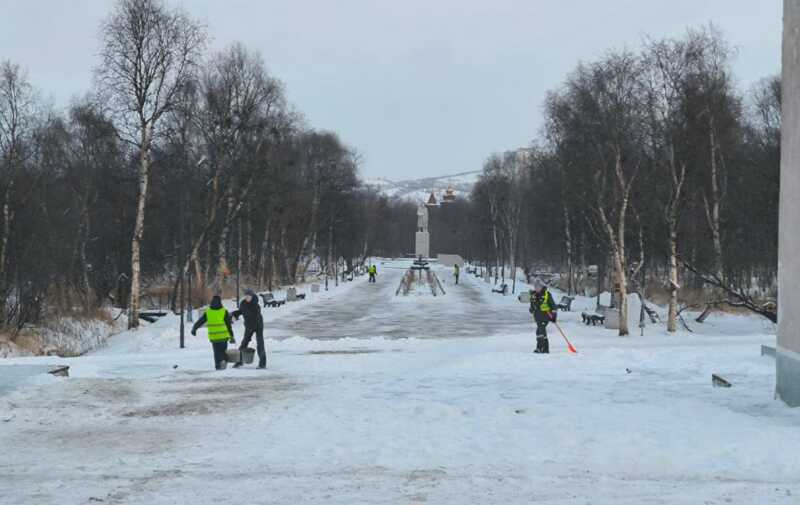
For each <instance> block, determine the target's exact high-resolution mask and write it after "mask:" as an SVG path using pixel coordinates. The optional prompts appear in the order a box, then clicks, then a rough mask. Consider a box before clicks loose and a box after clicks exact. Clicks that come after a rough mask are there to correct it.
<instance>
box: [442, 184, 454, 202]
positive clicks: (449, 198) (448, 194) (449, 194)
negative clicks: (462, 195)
mask: <svg viewBox="0 0 800 505" xmlns="http://www.w3.org/2000/svg"><path fill="white" fill-rule="evenodd" d="M455 201H456V190H455V189H453V186H448V187H447V191H445V192H444V196H443V197H442V203H452V202H455Z"/></svg>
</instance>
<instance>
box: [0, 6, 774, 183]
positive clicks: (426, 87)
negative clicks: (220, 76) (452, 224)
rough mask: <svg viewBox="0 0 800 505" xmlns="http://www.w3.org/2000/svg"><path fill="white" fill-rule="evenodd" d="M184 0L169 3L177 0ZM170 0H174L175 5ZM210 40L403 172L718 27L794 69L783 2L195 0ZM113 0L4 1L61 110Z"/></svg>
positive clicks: (747, 79) (2, 22) (494, 134)
mask: <svg viewBox="0 0 800 505" xmlns="http://www.w3.org/2000/svg"><path fill="white" fill-rule="evenodd" d="M168 1H170V0H168ZM171 3H172V2H171ZM179 3H180V4H181V5H182V6H183V7H184V8H185V9H186V10H188V11H189V12H190V13H191V14H193V15H194V16H195V17H198V18H200V19H201V20H203V21H204V22H205V23H207V24H208V27H209V32H210V34H211V36H212V37H213V40H212V48H217V49H218V48H221V47H224V46H226V45H228V44H230V43H231V42H232V41H235V40H239V41H241V42H243V43H244V44H245V45H247V46H249V47H251V48H255V49H258V50H259V51H260V52H261V53H262V54H263V56H264V58H265V60H266V61H267V65H268V67H269V69H270V71H271V72H272V73H273V74H274V75H275V76H276V77H278V78H279V79H281V80H282V81H283V82H284V83H285V85H286V89H287V94H288V97H289V99H290V100H291V102H292V103H294V104H295V106H296V107H297V108H298V109H299V110H300V111H302V112H303V113H304V114H305V116H306V118H307V120H308V122H309V124H310V125H312V126H313V127H316V128H321V129H330V130H335V131H337V132H339V134H340V135H341V137H342V139H343V140H344V141H345V142H346V143H348V144H349V145H351V146H353V147H354V148H356V149H357V150H358V151H359V152H360V153H361V155H362V158H363V161H364V164H363V166H362V174H363V175H365V176H368V177H375V176H384V177H389V178H394V179H402V178H409V177H419V176H423V175H445V174H451V173H457V172H462V171H469V170H477V169H480V167H481V164H482V162H483V160H484V159H485V158H486V157H487V156H488V155H489V154H490V153H491V152H493V151H502V150H506V149H513V148H516V147H520V146H524V145H526V144H528V143H529V142H530V141H531V139H533V138H534V137H535V136H536V135H537V134H538V132H539V130H540V127H541V121H542V101H543V98H544V95H545V93H546V91H547V90H549V89H552V88H554V87H556V86H558V84H559V83H560V82H561V81H563V79H564V77H565V76H566V74H567V73H568V72H569V71H570V70H571V69H573V68H574V67H575V65H576V64H577V63H578V62H579V61H581V60H584V61H585V60H592V59H594V58H597V57H598V56H601V55H602V54H603V53H604V52H605V51H607V50H609V49H612V48H623V47H626V48H631V49H635V48H637V47H638V46H639V44H640V42H641V40H642V38H643V37H644V36H645V35H649V36H653V37H664V36H673V35H680V34H682V33H683V32H684V31H685V30H686V29H687V28H688V27H696V26H699V25H702V24H706V23H709V22H713V23H714V24H716V25H717V26H718V27H719V28H720V29H722V31H723V32H724V33H725V35H726V37H727V38H728V40H729V41H730V42H731V43H732V44H733V45H735V46H736V47H737V48H738V50H739V55H738V57H737V60H736V62H735V70H736V75H737V79H738V80H739V84H740V87H741V88H743V89H748V88H749V87H750V86H751V85H752V84H753V83H754V82H756V81H757V80H759V79H760V78H762V77H764V76H767V75H770V74H773V73H776V72H778V71H779V68H780V38H781V5H782V1H781V0H486V1H474V0H399V1H389V0H387V1H379V0H324V1H323V0H224V1H223V0H183V1H182V2H179ZM111 4H112V1H111V0H0V59H11V60H12V61H15V62H18V63H20V64H22V65H23V66H24V67H26V68H27V69H28V71H29V76H30V79H31V80H32V81H33V84H34V85H35V86H36V87H37V88H38V89H39V90H41V91H42V92H43V94H44V95H45V96H51V97H52V98H53V99H54V101H55V103H56V104H57V105H59V106H66V105H67V104H68V103H69V101H70V99H71V98H72V97H74V96H76V95H81V94H83V93H85V92H86V91H87V90H89V89H90V86H91V69H92V67H93V66H94V65H95V64H96V62H97V58H96V54H97V51H98V46H97V26H98V22H99V21H100V19H101V18H103V17H105V16H106V14H107V12H108V11H109V9H110V6H111Z"/></svg>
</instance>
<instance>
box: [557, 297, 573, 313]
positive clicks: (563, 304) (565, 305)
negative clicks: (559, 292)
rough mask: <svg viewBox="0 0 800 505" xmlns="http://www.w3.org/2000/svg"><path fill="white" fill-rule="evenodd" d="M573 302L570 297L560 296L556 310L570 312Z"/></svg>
mask: <svg viewBox="0 0 800 505" xmlns="http://www.w3.org/2000/svg"><path fill="white" fill-rule="evenodd" d="M574 300H575V299H574V298H573V297H571V296H562V297H561V301H560V302H558V303H557V304H556V308H557V309H558V310H564V311H567V312H569V311H571V310H572V302H573V301H574Z"/></svg>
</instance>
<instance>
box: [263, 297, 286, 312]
mask: <svg viewBox="0 0 800 505" xmlns="http://www.w3.org/2000/svg"><path fill="white" fill-rule="evenodd" d="M259 296H261V300H262V301H263V302H264V307H271V308H273V309H274V308H276V307H280V306H281V305H283V304H285V303H286V300H277V299H275V296H274V295H273V294H272V293H259Z"/></svg>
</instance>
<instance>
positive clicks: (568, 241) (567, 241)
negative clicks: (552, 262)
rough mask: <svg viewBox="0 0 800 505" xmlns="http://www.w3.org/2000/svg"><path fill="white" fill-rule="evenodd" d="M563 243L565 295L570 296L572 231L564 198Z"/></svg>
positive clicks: (571, 287)
mask: <svg viewBox="0 0 800 505" xmlns="http://www.w3.org/2000/svg"><path fill="white" fill-rule="evenodd" d="M563 207H564V245H565V247H566V252H567V295H568V296H572V291H573V285H572V282H573V279H572V232H571V231H570V226H569V208H568V207H567V203H566V200H565V201H564V205H563Z"/></svg>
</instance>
